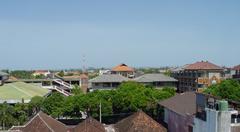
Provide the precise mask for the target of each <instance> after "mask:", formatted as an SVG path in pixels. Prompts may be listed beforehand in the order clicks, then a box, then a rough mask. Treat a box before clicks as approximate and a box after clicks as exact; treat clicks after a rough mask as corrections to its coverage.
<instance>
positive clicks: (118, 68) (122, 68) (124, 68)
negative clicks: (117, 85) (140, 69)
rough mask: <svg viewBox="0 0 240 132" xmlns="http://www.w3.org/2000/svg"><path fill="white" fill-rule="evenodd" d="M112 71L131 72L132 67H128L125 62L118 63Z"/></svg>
mask: <svg viewBox="0 0 240 132" xmlns="http://www.w3.org/2000/svg"><path fill="white" fill-rule="evenodd" d="M112 71H116V72H124V71H126V72H133V71H134V69H133V68H131V67H128V66H127V65H126V64H120V65H118V66H116V67H114V68H112Z"/></svg>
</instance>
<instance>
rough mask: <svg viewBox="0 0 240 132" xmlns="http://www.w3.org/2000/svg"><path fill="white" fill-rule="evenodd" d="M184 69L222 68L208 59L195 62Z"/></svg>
mask: <svg viewBox="0 0 240 132" xmlns="http://www.w3.org/2000/svg"><path fill="white" fill-rule="evenodd" d="M185 69H186V70H222V68H221V67H220V66H217V65H215V64H213V63H211V62H208V61H201V62H196V63H193V64H190V65H188V66H187V67H185Z"/></svg>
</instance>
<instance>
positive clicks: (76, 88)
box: [72, 85, 83, 95]
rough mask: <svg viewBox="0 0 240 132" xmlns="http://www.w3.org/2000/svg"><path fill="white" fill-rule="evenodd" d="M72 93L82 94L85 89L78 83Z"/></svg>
mask: <svg viewBox="0 0 240 132" xmlns="http://www.w3.org/2000/svg"><path fill="white" fill-rule="evenodd" d="M72 93H73V94H74V95H81V94H83V91H82V89H81V88H80V87H79V86H78V85H74V86H73V89H72Z"/></svg>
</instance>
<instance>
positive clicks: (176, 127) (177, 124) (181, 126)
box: [165, 109, 193, 132]
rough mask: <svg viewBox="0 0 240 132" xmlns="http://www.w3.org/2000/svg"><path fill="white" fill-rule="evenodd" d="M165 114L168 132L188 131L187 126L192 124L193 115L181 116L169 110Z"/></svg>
mask: <svg viewBox="0 0 240 132" xmlns="http://www.w3.org/2000/svg"><path fill="white" fill-rule="evenodd" d="M166 110H167V109H166ZM166 114H167V116H165V117H167V119H166V120H167V124H168V131H169V132H189V126H192V125H193V116H190V115H189V116H187V115H185V116H183V115H180V114H178V113H175V112H173V111H170V110H167V112H166Z"/></svg>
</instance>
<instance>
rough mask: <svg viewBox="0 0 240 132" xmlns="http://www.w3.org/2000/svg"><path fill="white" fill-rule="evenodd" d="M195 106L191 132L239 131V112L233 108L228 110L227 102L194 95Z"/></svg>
mask: <svg viewBox="0 0 240 132" xmlns="http://www.w3.org/2000/svg"><path fill="white" fill-rule="evenodd" d="M196 105H197V109H196V116H195V118H194V126H193V132H239V131H240V118H239V117H240V116H239V112H238V111H237V110H235V109H234V108H229V106H230V105H228V101H224V100H218V99H216V98H215V97H213V96H211V95H205V94H202V93H196ZM235 105H236V104H235Z"/></svg>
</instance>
